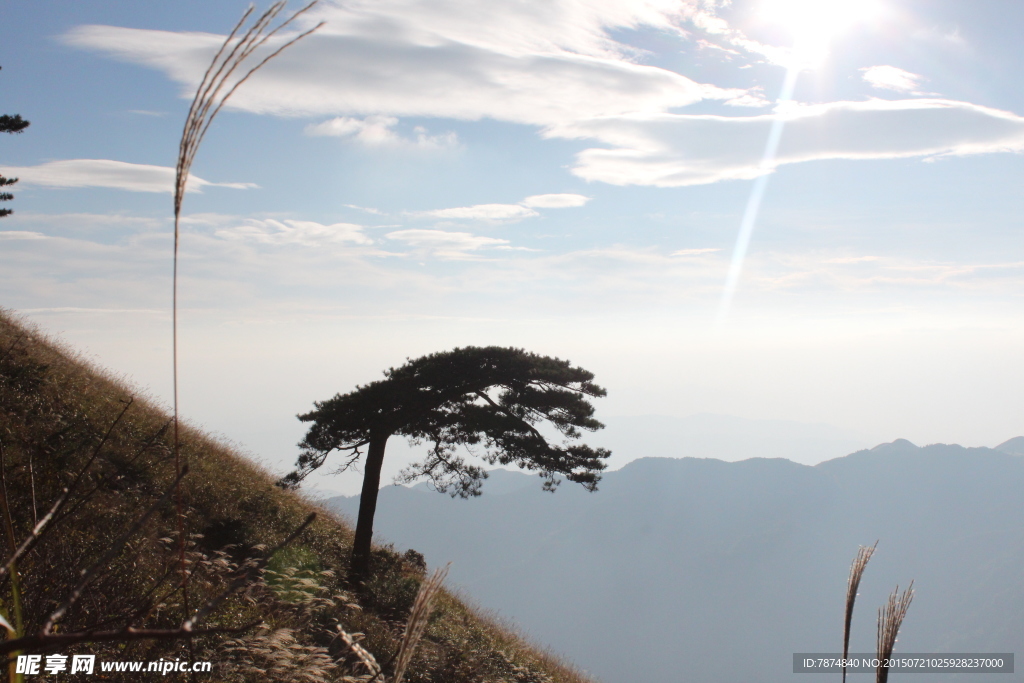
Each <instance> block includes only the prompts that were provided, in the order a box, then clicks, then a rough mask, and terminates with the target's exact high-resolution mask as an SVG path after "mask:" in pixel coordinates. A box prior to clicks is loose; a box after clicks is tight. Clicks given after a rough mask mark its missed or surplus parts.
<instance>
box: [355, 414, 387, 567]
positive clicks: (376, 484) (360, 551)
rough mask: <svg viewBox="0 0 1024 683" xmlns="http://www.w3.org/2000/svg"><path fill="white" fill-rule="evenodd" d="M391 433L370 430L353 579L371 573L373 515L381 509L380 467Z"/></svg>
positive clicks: (360, 498)
mask: <svg viewBox="0 0 1024 683" xmlns="http://www.w3.org/2000/svg"><path fill="white" fill-rule="evenodd" d="M389 436H391V435H390V434H370V445H369V448H368V450H367V453H366V464H365V466H364V474H363V492H362V493H361V494H360V496H359V517H358V518H357V520H356V538H355V542H354V543H353V544H352V579H353V580H354V581H355V583H359V584H361V583H362V582H363V580H364V579H366V578H367V577H368V576H369V573H370V546H371V543H372V541H373V515H374V513H375V512H376V511H377V493H378V492H379V491H380V469H381V465H383V464H384V447H385V446H386V445H387V443H388V437H389Z"/></svg>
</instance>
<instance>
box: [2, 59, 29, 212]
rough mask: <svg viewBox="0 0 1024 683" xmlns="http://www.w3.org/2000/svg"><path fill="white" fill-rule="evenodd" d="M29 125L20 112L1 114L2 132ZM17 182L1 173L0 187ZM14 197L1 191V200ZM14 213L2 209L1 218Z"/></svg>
mask: <svg viewBox="0 0 1024 683" xmlns="http://www.w3.org/2000/svg"><path fill="white" fill-rule="evenodd" d="M0 68H3V67H0ZM28 125H29V122H28V121H26V120H25V119H23V118H21V116H19V115H18V114H14V115H13V116H12V115H10V114H0V133H20V132H21V131H23V130H25V129H26V128H28ZM16 182H18V179H17V178H4V177H3V176H2V175H0V187H6V186H8V185H13V184H14V183H16ZM12 199H14V195H13V194H11V193H10V192H3V191H0V202H9V201H11V200H12ZM12 213H14V211H13V210H12V209H0V218H3V217H4V216H10V215H11V214H12Z"/></svg>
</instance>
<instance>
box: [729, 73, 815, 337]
mask: <svg viewBox="0 0 1024 683" xmlns="http://www.w3.org/2000/svg"><path fill="white" fill-rule="evenodd" d="M798 73H799V69H797V68H791V69H789V70H788V71H786V78H785V80H784V81H783V82H782V91H781V92H780V94H779V99H778V100H777V102H776V104H778V105H781V104H784V103H786V102H788V101H790V100H791V99H792V98H793V89H794V88H795V87H796V77H797V74H798ZM784 127H785V119H784V118H783V117H782V116H781V115H776V117H775V120H774V121H772V127H771V130H770V131H769V132H768V141H767V142H766V143H765V146H764V154H763V155H762V156H761V163H760V164H758V171H759V173H760V175H758V176H757V178H756V179H755V180H754V187H753V188H752V189H751V191H750V198H749V199H748V200H747V208H746V209H745V210H744V212H743V221H742V222H741V223H740V233H739V235H737V237H736V246H735V247H733V251H732V262H731V263H730V264H729V274H728V275H727V276H726V278H725V288H724V289H723V290H722V301H721V303H720V304H719V307H718V323H719V324H720V323H722V322H724V321H725V319H726V318H727V317H728V315H729V308H730V306H731V305H732V300H733V296H734V295H735V294H736V287H737V285H738V284H739V280H740V275H742V274H743V261H744V259H745V258H746V256H747V248H748V247H749V246H750V237H751V235H752V234H753V233H754V226H755V225H756V224H757V215H758V213H759V212H760V210H761V200H762V199H764V193H765V189H766V188H767V187H768V179H769V178H770V177H771V173H772V171H773V170H774V168H775V159H776V155H777V154H778V151H779V142H780V141H781V140H782V129H783V128H784Z"/></svg>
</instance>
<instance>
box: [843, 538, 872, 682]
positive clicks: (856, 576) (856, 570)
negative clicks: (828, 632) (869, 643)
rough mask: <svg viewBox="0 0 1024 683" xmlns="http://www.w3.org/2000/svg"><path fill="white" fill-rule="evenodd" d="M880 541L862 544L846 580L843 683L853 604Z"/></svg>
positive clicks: (848, 648)
mask: <svg viewBox="0 0 1024 683" xmlns="http://www.w3.org/2000/svg"><path fill="white" fill-rule="evenodd" d="M877 547H878V541H875V544H874V545H873V546H871V547H870V548H869V547H867V546H863V545H862V546H861V547H860V548H859V549H858V550H857V557H855V558H853V564H851V565H850V578H849V580H848V581H847V582H846V616H845V618H844V620H843V683H846V658H847V657H848V656H849V654H850V624H851V623H852V622H853V604H854V603H855V602H856V601H857V590H858V589H859V588H860V579H861V577H862V576H864V570H865V569H866V568H867V566H868V561H869V560H870V559H871V556H872V555H874V554H875V548H877Z"/></svg>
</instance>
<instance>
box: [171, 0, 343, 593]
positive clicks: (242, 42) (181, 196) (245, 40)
mask: <svg viewBox="0 0 1024 683" xmlns="http://www.w3.org/2000/svg"><path fill="white" fill-rule="evenodd" d="M317 2H318V0H313V2H311V3H309V4H308V5H306V6H305V7H303V8H302V9H300V10H299V11H298V12H296V13H295V14H293V15H292V16H290V17H288V18H287V19H286V20H284V21H283V22H281V23H280V24H278V25H277V26H276V27H272V24H273V23H274V20H275V19H276V18H277V16H278V15H279V14H280V13H281V11H282V10H283V9H284V8H285V5H286V4H287V2H286V0H280V1H279V2H275V3H274V4H273V5H271V6H270V7H269V8H268V9H267V10H266V11H265V12H264V13H263V14H261V15H260V16H259V17H258V18H257V19H256V20H255V21H254V22H253V24H252V26H250V27H249V28H247V29H245V30H244V31H243V28H244V27H245V25H246V23H247V22H248V21H249V18H250V16H252V14H253V11H254V9H253V7H252V6H250V7H249V9H248V10H246V11H245V13H244V14H243V15H242V18H241V19H239V21H238V23H237V24H236V25H235V28H234V29H232V31H231V33H230V34H228V37H227V38H226V39H225V40H224V44H223V45H221V47H220V49H219V50H218V51H217V54H216V55H214V57H213V61H212V62H210V66H209V68H207V69H206V73H205V74H204V75H203V80H202V81H201V82H200V83H199V87H198V88H197V89H196V94H195V97H194V98H193V99H192V105H191V106H190V107H189V110H188V115H187V116H186V117H185V128H184V130H183V131H182V133H181V142H180V143H179V146H178V162H177V165H176V166H175V179H174V269H173V276H172V296H171V330H172V331H171V335H172V354H173V374H174V387H173V391H174V470H175V473H176V474H180V473H181V469H182V463H181V455H180V448H179V440H178V243H179V229H178V226H179V223H180V220H181V205H182V202H184V200H185V189H186V185H187V184H188V178H189V170H190V169H191V168H192V162H193V161H195V158H196V153H197V152H198V151H199V146H200V144H202V142H203V138H204V137H205V136H206V131H207V130H208V129H209V127H210V124H211V123H213V119H214V117H215V116H217V113H218V112H219V111H220V110H221V108H222V107H223V106H224V104H225V103H226V102H227V101H228V98H230V97H231V95H232V94H234V92H235V90H237V89H238V87H239V86H240V85H242V83H245V81H247V80H248V79H249V77H250V76H252V75H253V73H255V72H256V71H257V70H258V69H259V68H260V67H262V66H263V65H264V64H266V63H267V62H269V61H270V60H271V59H273V58H274V57H276V56H277V55H279V54H281V52H282V51H284V50H285V49H286V48H288V47H289V46H291V45H294V44H295V43H296V42H297V41H299V40H302V39H303V38H305V37H306V36H308V35H309V34H310V33H312V32H313V31H316V30H317V29H318V28H320V27H321V26H323V22H320V23H319V24H317V25H316V26H314V27H313V28H311V29H309V30H307V31H304V32H302V33H300V34H299V35H297V36H295V37H293V38H292V39H291V40H288V41H287V42H285V43H284V44H283V45H281V46H280V47H278V48H277V49H276V50H274V51H273V52H271V53H270V54H268V55H266V56H265V57H264V58H263V59H262V60H260V61H259V62H256V63H255V65H253V66H251V67H250V68H249V69H248V71H246V72H245V74H244V75H242V76H240V77H238V76H236V71H238V70H239V69H240V68H241V67H242V66H243V64H245V63H246V62H247V61H248V60H249V57H251V56H252V54H253V53H254V52H256V51H257V50H259V49H260V48H261V47H263V46H264V45H265V44H266V43H267V41H268V40H270V39H271V38H272V37H273V36H274V35H275V34H277V33H278V32H279V31H280V30H281V29H283V28H285V27H286V26H288V25H289V24H291V23H292V22H293V21H295V19H296V18H297V17H298V16H299V15H301V14H303V13H304V12H306V11H308V10H309V9H310V8H311V7H313V5H315V4H316V3H317ZM174 495H175V507H176V509H177V517H178V537H179V538H180V539H181V546H180V548H179V556H180V558H179V559H180V563H181V576H182V583H183V585H185V590H186V591H187V584H186V580H187V576H188V574H187V571H186V568H185V544H184V543H185V529H184V515H183V513H182V503H181V493H180V490H176V491H175V494H174ZM186 595H187V592H186ZM186 610H187V597H186Z"/></svg>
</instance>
